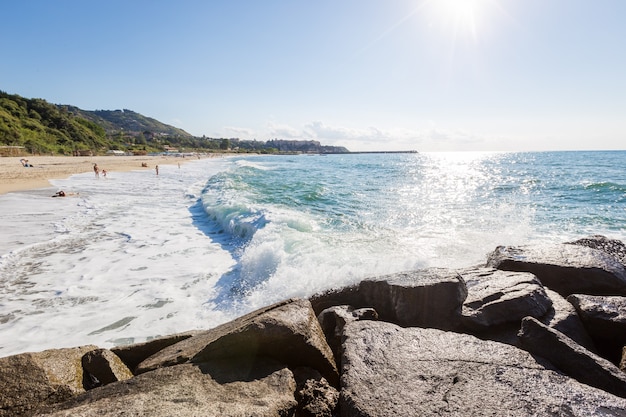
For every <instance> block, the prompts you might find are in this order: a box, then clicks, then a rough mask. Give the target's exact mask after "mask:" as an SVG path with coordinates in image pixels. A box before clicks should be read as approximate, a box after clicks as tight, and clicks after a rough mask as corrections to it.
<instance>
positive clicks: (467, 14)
mask: <svg viewBox="0 0 626 417" xmlns="http://www.w3.org/2000/svg"><path fill="white" fill-rule="evenodd" d="M492 2H493V0H431V1H430V2H429V6H430V9H431V11H432V13H433V14H434V15H435V16H434V17H435V18H436V20H438V21H439V23H440V24H441V25H442V26H443V27H444V28H446V29H452V30H453V31H454V34H455V35H459V34H462V33H465V34H469V35H471V36H472V37H473V38H474V39H477V38H478V35H479V32H480V31H481V29H482V25H483V24H484V20H485V19H486V17H487V13H488V12H489V10H488V9H489V7H488V6H489V5H490V3H492Z"/></svg>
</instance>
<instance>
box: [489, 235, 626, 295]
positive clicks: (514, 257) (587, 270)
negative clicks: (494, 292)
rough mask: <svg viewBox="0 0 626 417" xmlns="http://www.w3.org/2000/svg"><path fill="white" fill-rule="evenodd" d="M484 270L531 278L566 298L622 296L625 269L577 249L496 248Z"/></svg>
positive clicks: (596, 253) (598, 252) (590, 250)
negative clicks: (520, 272)
mask: <svg viewBox="0 0 626 417" xmlns="http://www.w3.org/2000/svg"><path fill="white" fill-rule="evenodd" d="M487 266H489V267H492V268H497V269H502V270H506V271H525V272H530V273H532V274H535V276H537V278H539V281H541V283H542V284H543V285H544V286H546V287H548V288H550V289H552V290H554V291H556V292H558V293H559V294H561V295H562V296H563V297H567V296H568V295H570V294H575V293H576V294H593V295H624V296H626V269H625V268H624V265H623V264H622V263H621V262H619V261H618V260H617V259H616V258H615V257H614V256H612V255H609V254H607V253H606V252H604V251H602V250H599V249H593V248H589V247H585V246H581V245H572V244H560V245H549V246H537V247H511V246H498V247H497V248H496V250H495V251H493V252H492V253H491V254H490V255H489V256H488V259H487Z"/></svg>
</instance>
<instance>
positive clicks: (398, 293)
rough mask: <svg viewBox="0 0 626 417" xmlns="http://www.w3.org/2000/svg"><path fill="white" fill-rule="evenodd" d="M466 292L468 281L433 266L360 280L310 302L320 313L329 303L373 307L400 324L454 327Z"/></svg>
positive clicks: (451, 271) (381, 316) (389, 319)
mask: <svg viewBox="0 0 626 417" xmlns="http://www.w3.org/2000/svg"><path fill="white" fill-rule="evenodd" d="M466 296H467V289H466V288H465V283H464V282H463V280H462V279H461V277H460V276H459V274H458V273H457V272H456V271H454V270H450V269H443V268H431V269H423V270H417V271H411V272H403V273H397V274H392V275H387V276H383V277H379V278H375V279H368V280H364V281H361V282H360V283H359V284H358V285H356V286H352V287H347V288H342V289H339V290H333V291H329V292H326V293H324V294H317V295H315V296H313V297H312V298H311V304H312V305H313V308H314V310H315V311H316V313H317V314H319V313H320V312H321V311H323V310H324V309H326V308H328V307H332V306H337V305H350V306H352V307H354V308H363V307H371V308H374V309H375V310H376V312H377V313H378V316H379V318H380V320H384V321H388V322H391V323H396V324H399V325H400V326H418V327H434V328H440V329H452V328H456V327H457V326H458V324H459V323H458V322H459V318H458V310H459V308H460V306H461V304H462V303H463V300H465V297H466Z"/></svg>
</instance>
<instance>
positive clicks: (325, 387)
mask: <svg viewBox="0 0 626 417" xmlns="http://www.w3.org/2000/svg"><path fill="white" fill-rule="evenodd" d="M293 374H294V376H295V378H296V385H297V391H296V399H297V400H298V410H297V413H296V415H297V416H298V417H331V416H332V415H333V412H334V411H335V409H336V407H337V403H338V402H339V391H337V390H336V389H335V387H333V386H331V385H330V384H329V383H328V381H326V379H325V378H324V377H323V376H322V375H320V373H319V372H317V371H316V370H314V369H310V368H303V367H301V368H296V369H294V370H293Z"/></svg>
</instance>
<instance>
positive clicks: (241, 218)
mask: <svg viewBox="0 0 626 417" xmlns="http://www.w3.org/2000/svg"><path fill="white" fill-rule="evenodd" d="M204 210H205V212H206V214H207V216H208V217H209V219H210V220H212V221H214V222H216V223H217V224H218V225H219V226H220V227H221V230H220V231H221V232H225V233H228V234H229V235H230V236H232V237H233V238H236V239H241V240H243V241H248V240H250V239H252V236H254V233H255V232H256V231H257V230H259V229H261V228H263V227H265V225H266V224H267V223H268V220H267V219H266V217H265V215H264V213H262V212H260V211H257V210H254V209H250V208H248V207H245V206H242V205H216V206H209V205H204Z"/></svg>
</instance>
